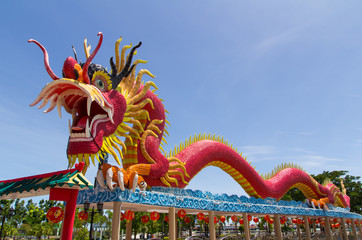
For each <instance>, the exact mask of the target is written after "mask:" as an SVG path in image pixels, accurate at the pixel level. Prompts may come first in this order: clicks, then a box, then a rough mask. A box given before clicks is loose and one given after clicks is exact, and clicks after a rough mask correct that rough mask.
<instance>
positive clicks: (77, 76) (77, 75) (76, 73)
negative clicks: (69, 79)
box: [74, 68, 79, 80]
mask: <svg viewBox="0 0 362 240" xmlns="http://www.w3.org/2000/svg"><path fill="white" fill-rule="evenodd" d="M78 78H79V72H78V70H77V69H75V68H74V79H75V80H77V79H78Z"/></svg>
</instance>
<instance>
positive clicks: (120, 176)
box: [117, 171, 124, 191]
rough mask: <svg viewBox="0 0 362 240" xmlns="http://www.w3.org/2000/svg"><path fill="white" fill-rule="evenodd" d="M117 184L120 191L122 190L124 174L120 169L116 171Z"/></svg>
mask: <svg viewBox="0 0 362 240" xmlns="http://www.w3.org/2000/svg"><path fill="white" fill-rule="evenodd" d="M117 175H118V185H119V187H120V188H121V190H122V191H124V179H123V178H124V175H123V172H122V171H118V173H117Z"/></svg>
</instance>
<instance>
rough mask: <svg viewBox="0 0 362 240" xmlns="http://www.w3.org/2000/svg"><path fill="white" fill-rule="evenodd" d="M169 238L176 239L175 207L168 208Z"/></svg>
mask: <svg viewBox="0 0 362 240" xmlns="http://www.w3.org/2000/svg"><path fill="white" fill-rule="evenodd" d="M168 231H169V239H170V240H176V211H175V208H174V207H170V208H169V209H168Z"/></svg>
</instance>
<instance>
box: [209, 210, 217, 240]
mask: <svg viewBox="0 0 362 240" xmlns="http://www.w3.org/2000/svg"><path fill="white" fill-rule="evenodd" d="M209 233H210V240H216V232H215V222H214V212H213V211H209Z"/></svg>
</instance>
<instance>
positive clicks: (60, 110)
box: [57, 99, 62, 118]
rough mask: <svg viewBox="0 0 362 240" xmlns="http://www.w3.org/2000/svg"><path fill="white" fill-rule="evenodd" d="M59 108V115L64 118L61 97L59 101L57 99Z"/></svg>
mask: <svg viewBox="0 0 362 240" xmlns="http://www.w3.org/2000/svg"><path fill="white" fill-rule="evenodd" d="M57 110H58V114H59V117H60V118H62V103H61V101H60V99H58V101H57Z"/></svg>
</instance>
